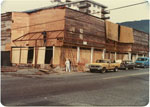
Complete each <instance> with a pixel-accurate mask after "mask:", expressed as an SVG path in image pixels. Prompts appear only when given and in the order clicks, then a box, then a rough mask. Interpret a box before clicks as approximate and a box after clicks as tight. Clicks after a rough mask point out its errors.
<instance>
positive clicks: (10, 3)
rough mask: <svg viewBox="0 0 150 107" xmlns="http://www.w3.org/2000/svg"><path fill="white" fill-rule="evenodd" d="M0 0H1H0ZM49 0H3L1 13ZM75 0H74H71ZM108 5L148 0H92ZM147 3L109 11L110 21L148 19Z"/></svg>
mask: <svg viewBox="0 0 150 107" xmlns="http://www.w3.org/2000/svg"><path fill="white" fill-rule="evenodd" d="M1 1H2V0H1ZM50 1H51V0H3V1H2V3H1V8H2V11H1V12H2V13H5V12H11V11H19V12H20V11H25V10H32V9H35V8H40V7H45V6H50V5H52V3H51V2H50ZM72 1H75V0H72ZM94 1H96V2H99V3H101V4H104V5H106V6H108V9H112V8H116V7H121V6H126V5H130V4H135V3H140V2H144V1H150V0H94ZM149 7H150V4H149V3H145V4H140V5H136V6H133V7H128V8H123V9H119V10H113V11H110V15H109V16H110V21H112V22H114V23H120V22H126V21H138V20H146V19H150V14H149Z"/></svg>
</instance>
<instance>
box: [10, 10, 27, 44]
mask: <svg viewBox="0 0 150 107" xmlns="http://www.w3.org/2000/svg"><path fill="white" fill-rule="evenodd" d="M12 20H13V23H12V30H11V45H12V46H15V44H14V43H13V42H12V41H13V40H15V39H17V38H19V37H21V36H23V35H24V34H26V33H29V27H27V26H29V15H28V14H27V13H20V12H13V13H12ZM19 43H20V42H18V44H17V45H18V46H20V44H19Z"/></svg>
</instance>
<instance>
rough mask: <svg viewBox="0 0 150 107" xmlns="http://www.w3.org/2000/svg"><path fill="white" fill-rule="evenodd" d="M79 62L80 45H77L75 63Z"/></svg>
mask: <svg viewBox="0 0 150 107" xmlns="http://www.w3.org/2000/svg"><path fill="white" fill-rule="evenodd" d="M79 62H80V47H77V63H79Z"/></svg>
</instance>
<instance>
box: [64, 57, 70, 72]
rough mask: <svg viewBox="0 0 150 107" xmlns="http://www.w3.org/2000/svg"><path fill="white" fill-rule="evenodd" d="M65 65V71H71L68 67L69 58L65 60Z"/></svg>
mask: <svg viewBox="0 0 150 107" xmlns="http://www.w3.org/2000/svg"><path fill="white" fill-rule="evenodd" d="M65 65H66V72H71V69H70V61H69V59H68V58H67V60H66V62H65Z"/></svg>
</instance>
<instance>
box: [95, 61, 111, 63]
mask: <svg viewBox="0 0 150 107" xmlns="http://www.w3.org/2000/svg"><path fill="white" fill-rule="evenodd" d="M107 62H108V61H106V60H97V61H96V63H107Z"/></svg>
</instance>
